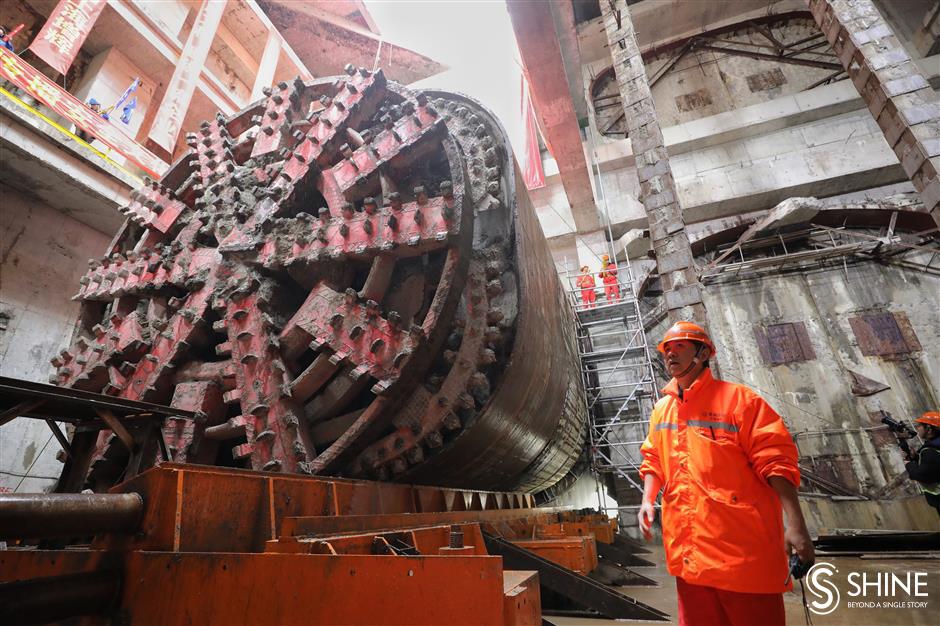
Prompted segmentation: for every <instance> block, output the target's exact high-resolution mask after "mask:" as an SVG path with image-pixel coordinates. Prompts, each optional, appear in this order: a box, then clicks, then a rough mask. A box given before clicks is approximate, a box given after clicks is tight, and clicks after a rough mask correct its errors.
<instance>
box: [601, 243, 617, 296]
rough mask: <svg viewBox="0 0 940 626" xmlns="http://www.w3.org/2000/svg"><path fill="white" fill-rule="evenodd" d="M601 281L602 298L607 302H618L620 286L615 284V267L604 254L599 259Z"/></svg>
mask: <svg viewBox="0 0 940 626" xmlns="http://www.w3.org/2000/svg"><path fill="white" fill-rule="evenodd" d="M600 276H601V280H602V281H603V282H604V297H605V298H607V302H619V301H620V285H618V284H617V265H616V264H615V263H611V262H610V257H609V256H607V255H606V254H605V255H604V256H602V257H601V272H600Z"/></svg>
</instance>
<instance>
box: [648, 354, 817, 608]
mask: <svg viewBox="0 0 940 626" xmlns="http://www.w3.org/2000/svg"><path fill="white" fill-rule="evenodd" d="M663 393H664V394H665V395H663V397H662V398H661V399H660V400H659V402H657V403H656V406H655V408H654V409H653V413H652V415H651V416H650V429H649V434H648V435H647V437H646V441H645V442H644V443H643V446H642V447H641V449H640V451H641V453H642V455H643V463H642V464H641V465H640V476H641V477H642V478H644V479H645V477H646V475H647V474H655V475H656V476H658V477H659V478H660V480H662V482H663V496H662V526H663V543H664V545H665V548H666V564H667V567H668V569H669V573H670V574H672V575H673V576H679V577H681V578H682V579H683V580H685V581H686V582H689V583H692V584H694V585H704V586H708V587H715V588H717V589H724V590H727V591H738V592H744V593H783V592H784V591H786V590H787V589H790V588H792V584H787V583H786V582H785V581H786V579H787V572H788V556H787V555H786V554H785V550H784V539H783V510H782V509H781V506H780V498H779V497H778V496H777V492H776V491H774V489H773V487H771V486H770V485H769V484H768V483H767V479H768V477H770V476H782V477H783V478H785V479H787V480H789V481H790V482H791V483H793V484H794V485H796V486H799V484H800V470H799V466H798V465H797V460H798V458H799V456H798V454H797V449H796V445H795V444H794V443H793V439H792V437H790V433H789V432H788V431H787V428H786V426H785V425H784V423H783V420H782V419H780V416H779V415H777V414H776V413H775V412H774V410H773V409H771V408H770V406H769V405H768V404H767V403H766V402H765V401H764V400H763V399H762V398H761V397H760V396H758V395H757V394H756V393H754V392H753V391H751V390H750V389H748V388H747V387H744V386H742V385H735V384H733V383H727V382H724V381H721V380H716V379H715V378H713V377H712V374H711V370H709V369H705V370H704V371H703V372H702V374H701V375H700V376H699V377H698V378H697V379H696V380H695V382H694V383H693V384H692V385H691V386H690V387H689V388H688V389H686V390H685V392H684V393H683V397H682V399H679V388H678V386H677V384H676V380H675V379H672V380H671V381H670V382H669V384H668V385H666V388H665V389H663Z"/></svg>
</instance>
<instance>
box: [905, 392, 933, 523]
mask: <svg viewBox="0 0 940 626" xmlns="http://www.w3.org/2000/svg"><path fill="white" fill-rule="evenodd" d="M914 428H916V429H917V435H918V436H919V437H920V438H921V439H922V440H923V441H924V445H922V446H921V447H920V449H918V450H917V451H916V452H914V451H911V450H910V448H908V450H909V452H908V456H907V465H906V466H905V467H906V469H907V475H908V476H910V477H911V480H916V481H917V482H919V483H920V488H921V491H923V492H924V497H925V498H927V504H929V505H930V506H932V507H933V508H935V509H936V510H937V513H938V514H940V412H938V411H927V412H926V413H924V414H923V415H921V416H920V417H918V418H917V419H916V420H914ZM898 436H899V437H901V436H905V435H904V434H901V433H899V434H898ZM905 438H907V437H905Z"/></svg>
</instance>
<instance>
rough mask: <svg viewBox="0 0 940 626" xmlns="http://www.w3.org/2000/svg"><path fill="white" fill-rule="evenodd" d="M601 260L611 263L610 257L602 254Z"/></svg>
mask: <svg viewBox="0 0 940 626" xmlns="http://www.w3.org/2000/svg"><path fill="white" fill-rule="evenodd" d="M601 259H602V260H604V261H609V260H610V257H609V256H607V255H606V254H602V255H601Z"/></svg>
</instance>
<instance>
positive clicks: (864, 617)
mask: <svg viewBox="0 0 940 626" xmlns="http://www.w3.org/2000/svg"><path fill="white" fill-rule="evenodd" d="M649 548H650V553H649V554H643V555H640V556H642V557H643V558H645V559H647V560H648V561H652V562H654V563H656V566H655V567H636V568H631V569H635V570H636V571H637V572H638V573H640V574H643V575H644V576H647V577H649V578H652V579H653V580H655V581H656V582H657V583H659V586H658V587H620V588H618V590H619V591H621V592H622V593H624V594H626V595H628V596H631V597H633V598H635V599H636V600H638V601H640V602H643V603H644V604H648V605H650V606H653V607H655V608H657V609H659V610H661V611H665V612H666V613H669V615H671V616H672V621H671V622H670V623H672V624H678V611H677V608H676V583H675V579H674V578H673V577H672V576H670V575H669V573H668V572H667V571H666V566H665V562H664V555H663V549H662V546H661V545H653V544H650V545H649ZM869 556H872V557H877V555H875V554H873V555H866V558H859V557H856V556H838V557H833V556H819V557H817V562H826V563H831V564H832V565H833V566H834V568H835V570H836V571H835V572H834V573H833V574H832V576H831V579H830V580H831V581H832V582H833V583H835V587H836V588H838V590H839V602H838V604H836V605H835V608H834V609H833V610H832V611H831V612H830V613H829V614H827V615H817V614H815V613H811V614H810V617H811V619H812V625H813V626H893V625H895V624H898V625H910V626H920V625H924V626H936V625H937V624H940V559H936V558H934V559H910V558H892V559H884V558H868V557H869ZM909 572H910V573H911V584H912V587H913V584H914V583H916V582H917V581H920V582H922V583H923V584H922V586H921V587H920V588H919V590H920V592H921V593H926V594H927V595H926V596H914V591H915V590H914V589H913V588H912V589H911V594H910V595H909V594H907V593H905V590H904V589H903V588H899V587H897V586H895V589H894V591H895V593H894V595H893V596H891V595H890V591H891V589H890V588H889V589H887V591H888V592H889V594H888V595H886V596H884V597H881V596H877V595H876V594H877V593H878V592H879V591H882V592H883V591H885V587H886V586H890V585H891V584H892V583H894V584H895V585H896V583H897V581H898V580H900V581H901V582H902V583H905V582H907V580H908V573H909ZM917 572H920V573H922V574H921V576H919V577H917V576H916V573H917ZM863 574H864V575H865V578H862V575H863ZM879 574H880V581H881V582H882V585H881V587H880V588H878V587H876V586H875V583H876V582H878V581H879ZM892 574H893V576H892ZM850 575H851V578H850ZM850 581H852V582H854V583H855V584H854V585H853V584H851V582H850ZM863 581H867V582H868V583H870V584H869V585H868V586H866V587H865V591H866V594H867V595H866V596H865V597H861V596H858V597H853V596H852V595H850V594H855V593H857V592H858V591H859V588H860V583H861V582H863ZM806 596H807V600H808V601H812V600H813V599H814V598H813V596H811V594H810V592H809V589H807V592H806ZM909 602H912V603H926V605H925V606H919V605H915V606H909V605H908V603H909ZM857 603H863V604H860V605H859V604H857ZM878 603H880V606H879V605H878ZM784 605H785V607H786V611H787V624H788V626H803V625H805V624H806V619H805V617H804V612H803V604H802V596H801V595H800V586H799V584H797V585H795V586H794V591H792V592H790V593H787V594H784ZM546 619H548V620H549V621H550V622H551V623H552V624H555V625H556V626H601V625H604V624H624V623H629V624H644V625H646V624H649V625H651V626H652V625H653V624H663V622H641V621H637V622H634V621H623V620H620V621H616V620H601V619H584V618H573V617H556V616H546ZM755 626H760V625H755Z"/></svg>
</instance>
